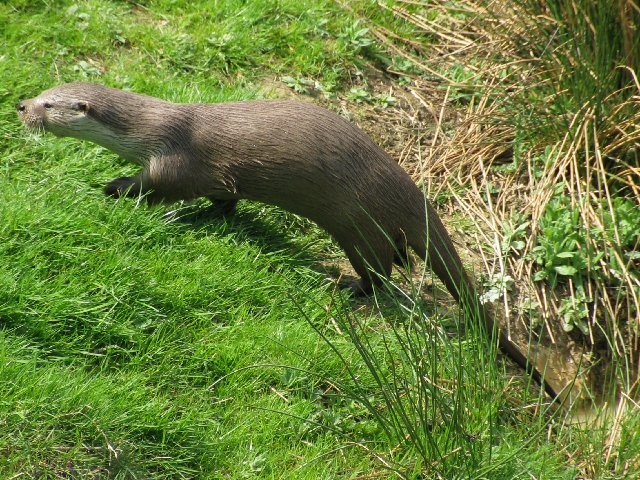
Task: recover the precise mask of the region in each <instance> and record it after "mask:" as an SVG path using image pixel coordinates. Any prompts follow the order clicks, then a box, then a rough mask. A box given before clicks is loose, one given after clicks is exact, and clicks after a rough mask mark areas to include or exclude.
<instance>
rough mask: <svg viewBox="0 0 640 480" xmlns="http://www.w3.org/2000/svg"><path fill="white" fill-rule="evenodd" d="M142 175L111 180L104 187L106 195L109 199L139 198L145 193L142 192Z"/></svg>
mask: <svg viewBox="0 0 640 480" xmlns="http://www.w3.org/2000/svg"><path fill="white" fill-rule="evenodd" d="M140 180H141V175H139V174H138V175H134V176H133V177H119V178H116V179H114V180H111V181H110V182H109V183H107V185H106V186H105V187H104V193H105V195H107V196H109V197H116V198H117V197H124V196H126V197H137V196H139V195H140V194H142V193H144V192H143V190H142V183H141V181H140Z"/></svg>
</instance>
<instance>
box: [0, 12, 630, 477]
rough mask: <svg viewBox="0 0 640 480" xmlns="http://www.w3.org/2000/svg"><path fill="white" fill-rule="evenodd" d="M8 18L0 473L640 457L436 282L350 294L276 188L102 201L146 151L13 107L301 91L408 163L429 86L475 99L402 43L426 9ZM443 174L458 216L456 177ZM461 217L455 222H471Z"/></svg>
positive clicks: (545, 462)
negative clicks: (93, 140) (539, 379)
mask: <svg viewBox="0 0 640 480" xmlns="http://www.w3.org/2000/svg"><path fill="white" fill-rule="evenodd" d="M402 5H404V3H403V4H402ZM405 6H406V8H407V9H408V10H407V12H409V13H412V14H420V13H424V10H421V8H422V7H420V6H416V5H409V4H406V5H405ZM445 13H447V12H446V11H444V10H436V11H433V12H432V13H430V15H434V18H436V17H437V18H441V19H445V18H447V17H446V16H439V15H445ZM453 18H457V17H456V16H455V15H454V17H453ZM0 35H1V37H0V41H1V42H2V44H3V49H2V51H0V64H1V65H2V70H3V75H2V77H0V106H1V108H0V168H1V171H2V174H1V175H0V219H1V221H0V252H1V254H0V390H2V392H3V395H2V398H1V399H0V476H2V477H3V478H20V477H25V478H26V477H29V478H153V479H155V478H167V479H169V478H171V479H173V478H211V479H213V478H238V479H240V478H291V479H298V478H314V479H315V478H327V479H329V478H331V479H333V478H397V477H398V476H400V477H407V478H532V477H533V478H549V479H552V478H553V479H556V478H566V479H573V478H578V477H590V478H625V476H626V478H634V477H635V476H637V474H638V471H639V469H640V465H639V464H638V460H637V459H638V458H639V457H638V454H639V452H640V445H639V444H638V441H637V440H636V439H635V435H634V432H635V431H637V428H638V425H637V420H634V419H630V420H628V419H623V417H619V420H620V422H619V423H618V424H616V425H615V428H614V429H611V428H610V427H609V426H607V427H605V428H602V429H598V428H593V429H589V430H588V431H583V430H581V429H580V428H576V427H571V426H570V425H569V424H567V423H564V422H563V418H562V416H560V415H556V416H555V417H553V416H552V415H551V414H550V413H549V412H548V411H547V409H546V406H545V404H544V399H543V398H542V397H541V395H540V392H539V391H538V390H537V387H536V386H535V385H528V384H527V382H526V379H522V378H521V376H519V375H518V374H516V375H515V377H514V375H511V373H512V372H511V371H509V374H507V372H505V369H504V367H503V363H502V361H501V360H500V359H496V353H495V351H494V349H492V348H488V347H487V346H486V344H487V339H486V335H485V333H484V332H482V331H479V330H478V329H476V328H474V325H473V324H472V323H470V321H469V320H468V319H465V318H464V317H462V316H460V315H459V313H458V312H457V311H456V310H455V309H453V308H452V309H449V308H447V305H451V302H450V300H448V299H446V298H442V297H444V296H443V295H439V296H438V295H436V299H437V300H438V302H436V303H434V302H430V301H426V300H424V299H423V298H422V297H421V296H419V295H416V296H408V297H403V296H402V295H395V296H392V295H387V294H385V293H384V292H379V294H378V296H376V297H375V298H374V299H371V300H358V299H352V298H349V297H344V296H342V295H340V294H336V292H335V291H334V285H333V283H332V282H331V281H328V280H327V277H328V276H331V277H335V276H337V274H338V273H339V272H340V268H341V267H342V266H344V263H345V262H344V255H343V253H342V252H341V251H340V250H339V249H338V248H337V246H336V245H335V244H334V243H333V242H332V241H331V239H329V238H328V237H327V235H326V234H324V233H323V232H322V231H320V230H319V229H318V228H317V227H316V226H314V225H312V224H311V223H310V222H308V221H306V220H305V219H301V218H298V217H295V216H293V215H290V214H288V213H286V212H283V211H282V210H279V209H277V208H273V207H268V206H264V205H259V204H253V203H243V204H241V205H240V207H239V212H238V214H237V215H236V216H235V217H233V218H228V219H224V218H215V217H214V218H212V217H210V216H207V214H206V212H205V208H206V202H202V203H196V204H192V205H173V206H158V207H150V206H148V205H146V204H145V203H144V202H138V201H135V200H127V199H123V200H119V201H114V200H113V199H108V198H104V196H103V194H102V191H101V188H102V186H103V185H104V184H105V183H106V182H108V181H109V180H111V179H112V178H115V177H118V176H121V175H129V174H131V173H133V172H135V171H136V168H135V167H133V166H131V165H129V164H127V163H125V162H124V161H122V160H121V159H118V158H117V157H116V156H115V155H113V154H111V153H110V152H108V151H106V150H104V149H102V148H100V147H97V146H95V145H91V144H88V143H83V142H80V141H77V140H72V139H56V138H54V137H52V136H49V135H47V136H36V135H33V134H30V133H28V132H25V131H24V129H23V128H22V127H21V126H20V125H19V122H18V120H17V117H16V115H15V110H14V105H15V104H16V103H17V101H18V100H19V99H20V98H25V97H31V96H34V95H36V94H37V93H39V92H40V91H41V90H43V89H45V88H48V87H50V86H52V85H54V84H57V83H61V82H65V81H74V80H91V81H97V82H100V83H105V84H108V85H110V86H114V87H119V88H127V89H131V90H135V91H139V92H143V93H146V94H149V95H155V96H159V97H163V98H167V99H171V100H174V101H209V102H215V101H225V100H237V99H251V98H263V97H272V96H292V95H306V97H305V100H309V99H310V97H311V99H312V100H314V101H317V102H321V103H323V104H326V105H328V106H329V107H330V108H333V109H335V110H337V111H339V112H341V113H342V114H344V115H347V116H349V118H351V119H352V120H354V121H357V122H359V123H360V124H361V125H362V126H363V128H365V129H367V131H369V132H371V133H372V134H373V135H374V137H376V140H378V141H380V142H381V143H383V144H384V145H385V147H386V148H387V149H389V151H391V152H392V153H393V154H394V157H396V158H398V159H399V160H401V161H402V162H403V165H404V166H405V167H407V169H408V170H410V171H411V172H412V173H414V174H415V173H416V172H417V171H418V170H417V168H412V167H415V165H414V163H412V162H413V161H414V160H415V159H416V158H420V157H419V155H425V154H426V152H427V151H428V150H427V149H425V148H424V146H425V145H427V144H429V145H431V146H433V147H434V149H433V152H431V153H430V154H433V155H435V154H436V153H438V152H439V153H442V152H443V150H442V149H444V148H446V147H447V144H445V143H442V144H441V143H440V142H439V141H438V140H442V139H443V138H455V131H456V129H454V127H453V125H454V124H453V123H451V124H450V125H446V124H445V123H442V122H441V123H440V125H441V126H442V127H443V128H442V129H441V130H438V129H437V128H435V127H434V126H433V125H434V122H433V121H432V119H433V117H432V116H431V113H433V112H435V113H436V115H435V117H436V120H437V118H438V113H440V112H439V106H440V104H439V103H437V102H436V101H435V99H438V101H440V100H443V101H444V99H445V98H446V99H449V100H451V102H453V104H452V105H449V104H448V103H447V109H448V108H449V107H452V108H455V109H459V108H460V105H463V106H464V105H468V104H469V103H465V102H470V103H471V104H474V105H475V104H476V103H475V100H473V99H474V98H475V93H474V91H473V90H472V89H471V87H470V86H469V85H464V84H463V82H461V81H458V82H457V83H456V85H457V86H456V90H455V91H453V90H451V88H453V87H451V86H450V85H449V84H446V83H444V80H443V78H442V77H446V74H447V73H448V72H447V71H445V69H443V70H442V71H435V70H433V69H434V68H436V67H435V66H433V68H432V67H429V65H427V64H426V63H425V64H424V66H425V67H428V69H429V71H422V70H420V68H419V65H418V66H417V65H416V63H415V62H411V61H410V60H411V59H410V58H408V56H407V55H408V54H407V53H406V52H411V54H412V55H413V54H415V53H416V51H418V50H417V48H416V45H418V44H420V45H425V47H424V48H427V47H426V46H427V45H430V44H431V45H436V44H437V42H436V41H435V40H434V38H433V36H432V34H430V33H429V32H426V31H425V30H424V29H423V28H421V27H420V26H419V25H416V24H415V22H408V21H407V19H406V18H405V17H403V16H402V15H398V13H397V12H393V11H390V10H388V9H385V8H382V7H380V6H378V5H373V4H371V2H349V4H348V5H347V4H345V5H342V4H340V3H335V2H321V1H310V0H309V1H303V2H300V1H280V2H271V1H264V2H263V1H256V2H249V3H247V2H242V1H209V2H205V1H203V2H192V3H189V4H188V5H187V3H186V2H184V3H182V2H173V1H149V2H140V3H128V2H109V1H105V0H95V1H86V2H71V1H69V2H66V1H60V2H54V3H51V2H30V1H23V2H21V1H11V2H5V3H2V4H1V5H0ZM394 35H395V37H394ZM392 37H393V38H396V40H395V41H394V42H399V39H400V38H411V39H412V40H411V41H412V42H414V45H413V47H412V49H410V48H408V47H407V48H405V47H406V45H405V46H402V44H401V42H399V43H394V44H393V46H391V45H390V44H389V43H388V42H387V41H386V40H385V39H389V38H392ZM401 46H402V48H400V47H401ZM426 58H427V57H424V58H423V59H422V60H421V62H426ZM419 63H420V62H419ZM381 71H384V72H386V73H385V75H381V74H380V72H381ZM458 72H459V73H460V75H462V74H463V73H464V71H463V70H458ZM436 74H437V75H436ZM434 75H435V77H434ZM438 75H439V76H438ZM434 78H438V79H439V80H437V82H436V81H435V80H434ZM458 80H461V79H458ZM424 82H431V83H430V85H431V86H433V87H435V88H433V91H434V92H436V94H435V95H436V96H434V97H433V100H434V101H433V102H432V98H430V97H427V96H426V94H425V91H426V90H425V89H422V88H421V86H424V85H425V83H424ZM434 82H436V83H437V85H436V84H434ZM448 87H449V88H450V89H449V90H447V88H448ZM411 98H413V99H418V98H420V99H422V102H418V103H419V104H420V106H419V107H416V108H414V109H413V110H412V108H413V106H414V105H416V104H412V103H409V99H411ZM425 99H426V100H425ZM470 99H471V100H470ZM449 100H447V102H448V101H449ZM416 101H417V100H416ZM425 105H428V106H431V107H434V108H433V112H432V111H431V110H428V109H427V108H426V107H425ZM424 112H429V113H428V114H425V113H424ZM412 115H414V118H416V119H419V120H420V121H421V122H422V121H423V120H424V123H420V122H418V123H412V122H413V120H411V121H409V120H407V119H408V118H411V116H412ZM440 118H441V119H443V120H446V118H445V116H444V115H443V116H441V117H440ZM436 123H437V122H436ZM434 132H435V133H434ZM443 134H446V137H441V136H439V135H443ZM414 138H415V139H420V141H422V142H423V143H422V144H421V145H419V146H415V145H414V144H410V148H408V149H406V150H405V149H404V148H403V147H404V145H405V143H404V142H405V141H409V139H414ZM495 138H498V137H495ZM499 138H502V137H499ZM440 145H442V147H440ZM523 145H524V144H523ZM449 147H451V145H449ZM438 148H441V150H438ZM519 148H524V147H519ZM418 151H419V152H420V153H418V154H416V155H413V153H415V152H418ZM448 151H449V152H451V154H452V156H453V154H454V153H455V149H453V148H450V149H449V150H448ZM407 152H409V154H407ZM412 152H413V153H412ZM422 158H423V160H425V161H427V160H428V159H427V157H426V156H424V157H422ZM444 158H448V157H447V156H446V155H444ZM456 158H458V157H456ZM469 158H472V159H474V158H475V157H473V156H469ZM522 161H523V164H525V163H526V162H525V161H524V160H522ZM468 163H469V164H471V162H468ZM427 164H428V165H433V166H435V167H437V166H438V165H439V164H438V162H437V161H433V162H431V161H427ZM474 165H475V163H474ZM474 168H475V167H473V168H471V167H469V168H467V170H470V171H474ZM430 172H433V173H434V176H433V180H429V181H428V182H424V183H425V185H426V186H427V187H428V188H431V192H432V196H433V197H434V198H435V199H436V200H437V204H438V205H439V208H440V211H441V212H442V214H443V215H444V216H447V217H449V214H450V208H451V207H452V206H456V205H457V200H458V199H459V198H461V197H460V195H462V193H461V192H463V190H461V189H460V188H459V185H458V186H456V185H455V182H452V183H451V185H450V190H449V189H448V188H447V189H444V190H441V191H440V190H438V189H437V188H435V187H433V186H432V183H433V184H441V180H440V179H442V178H447V179H449V180H453V179H454V176H447V175H442V173H443V172H442V171H441V172H439V173H438V172H437V170H431V171H430ZM423 173H424V171H423ZM435 174H437V176H435ZM427 178H431V173H429V172H427ZM416 180H420V179H418V178H416ZM443 183H444V180H442V184H443ZM470 215H473V211H471V212H469V210H463V214H462V215H460V216H458V217H457V218H454V219H453V220H452V221H451V222H449V223H450V225H452V226H453V227H454V228H453V229H452V230H454V231H460V230H461V231H463V232H465V233H466V234H468V232H469V230H465V228H464V227H465V223H464V220H461V217H466V218H469V216H470ZM472 218H475V217H472ZM528 221H531V220H530V219H529V220H528ZM514 235H515V236H512V243H511V244H512V245H515V246H517V244H516V243H515V242H517V241H520V240H522V238H521V237H518V236H517V235H521V236H522V234H521V233H520V234H514ZM559 258H566V256H565V257H563V256H560V257H559ZM555 271H556V272H557V270H555ZM395 279H396V280H397V281H400V277H396V278H395ZM543 280H547V279H543ZM402 288H403V289H404V291H405V292H406V291H408V290H410V288H411V286H410V285H408V284H407V283H406V282H405V283H402ZM426 290H427V289H426ZM438 297H440V298H438ZM354 332H355V333H357V336H356V335H351V334H352V333H354ZM367 359H368V360H367ZM367 361H368V363H367Z"/></svg>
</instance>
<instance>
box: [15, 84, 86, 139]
mask: <svg viewBox="0 0 640 480" xmlns="http://www.w3.org/2000/svg"><path fill="white" fill-rule="evenodd" d="M81 85H82V84H73V83H70V84H66V85H61V86H59V87H55V88H52V89H49V90H46V91H44V92H42V93H41V94H40V95H38V96H37V97H35V98H32V99H29V100H22V101H21V102H20V103H19V104H18V106H17V110H18V117H19V118H20V120H21V121H22V123H23V124H24V125H25V126H27V127H28V128H32V129H35V130H45V131H47V132H51V133H53V134H54V135H57V136H60V137H65V136H70V137H79V136H81V133H82V132H84V131H86V129H87V127H88V126H89V124H90V123H91V120H90V119H89V112H90V110H91V104H90V102H89V100H88V99H87V98H86V96H84V95H83V94H82V93H83V92H82V87H81Z"/></svg>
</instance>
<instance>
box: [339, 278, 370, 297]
mask: <svg viewBox="0 0 640 480" xmlns="http://www.w3.org/2000/svg"><path fill="white" fill-rule="evenodd" d="M338 287H339V288H341V289H344V290H349V291H350V292H351V295H353V296H354V297H355V298H359V297H368V296H369V295H371V294H372V293H373V287H372V286H371V282H365V281H364V280H362V279H359V280H357V279H355V278H342V279H341V280H340V282H339V283H338Z"/></svg>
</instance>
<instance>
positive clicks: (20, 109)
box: [16, 102, 27, 112]
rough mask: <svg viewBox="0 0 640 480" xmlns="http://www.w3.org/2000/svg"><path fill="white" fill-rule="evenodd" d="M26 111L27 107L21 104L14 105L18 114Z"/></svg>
mask: <svg viewBox="0 0 640 480" xmlns="http://www.w3.org/2000/svg"><path fill="white" fill-rule="evenodd" d="M26 109H27V106H26V105H25V104H24V103H23V102H20V103H19V104H18V105H16V110H18V111H19V112H24V111H25V110H26Z"/></svg>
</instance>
